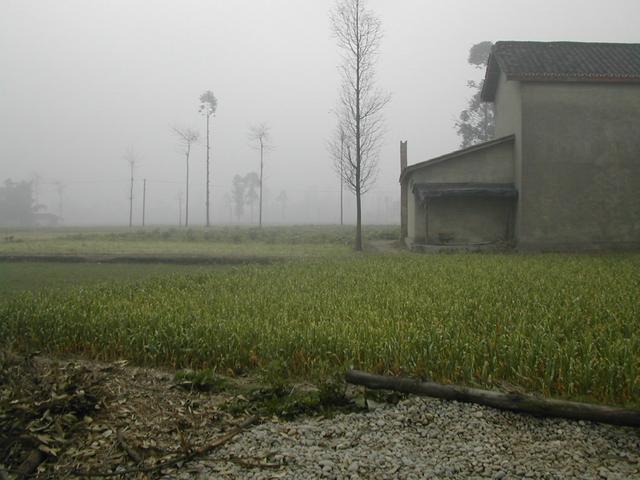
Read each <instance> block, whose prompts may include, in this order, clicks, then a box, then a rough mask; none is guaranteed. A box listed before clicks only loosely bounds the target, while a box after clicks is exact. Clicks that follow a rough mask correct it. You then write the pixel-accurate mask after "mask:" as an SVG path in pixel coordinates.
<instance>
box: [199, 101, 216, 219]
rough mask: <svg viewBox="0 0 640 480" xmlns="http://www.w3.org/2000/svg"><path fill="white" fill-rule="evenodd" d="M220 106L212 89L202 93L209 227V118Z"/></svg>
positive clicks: (201, 111)
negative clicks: (205, 120)
mask: <svg viewBox="0 0 640 480" xmlns="http://www.w3.org/2000/svg"><path fill="white" fill-rule="evenodd" d="M217 108H218V100H217V99H216V97H215V96H214V95H213V92H212V91H211V90H207V91H206V92H204V93H203V94H202V95H200V113H201V114H202V115H204V116H205V118H206V119H207V127H206V128H207V201H206V205H207V227H208V226H209V225H211V216H210V208H209V206H210V205H209V200H210V193H209V158H210V150H211V147H210V143H209V120H210V118H211V116H212V115H213V116H215V113H216V109H217Z"/></svg>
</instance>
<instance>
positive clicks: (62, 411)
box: [0, 351, 104, 478]
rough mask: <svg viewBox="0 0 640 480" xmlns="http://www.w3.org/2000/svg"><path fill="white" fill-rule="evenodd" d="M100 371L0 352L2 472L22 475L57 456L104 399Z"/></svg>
mask: <svg viewBox="0 0 640 480" xmlns="http://www.w3.org/2000/svg"><path fill="white" fill-rule="evenodd" d="M103 377H104V376H103V375H100V374H99V372H96V371H91V370H89V369H87V368H82V367H81V366H79V365H76V364H71V363H69V364H66V365H60V364H57V363H49V364H44V363H41V362H35V361H34V356H26V357H25V356H18V355H15V354H12V353H11V352H7V351H1V352H0V470H1V473H0V475H3V476H4V477H5V478H10V477H9V474H10V473H11V474H12V475H15V476H16V477H18V478H24V477H26V476H29V475H31V474H33V473H34V472H35V471H37V470H38V468H39V466H40V465H41V464H42V463H43V462H44V461H45V460H47V459H55V458H57V457H58V455H59V453H60V452H61V450H63V449H64V448H65V447H66V445H68V444H69V442H70V439H71V438H72V437H73V436H74V435H76V433H77V432H78V431H79V430H82V429H84V427H85V425H86V423H87V422H88V421H90V419H91V418H92V416H93V415H95V412H96V411H97V410H99V409H100V406H101V402H102V400H103V398H104V392H103V391H102V389H101V383H102V380H103Z"/></svg>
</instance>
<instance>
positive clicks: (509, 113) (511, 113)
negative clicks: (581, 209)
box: [495, 73, 522, 237]
mask: <svg viewBox="0 0 640 480" xmlns="http://www.w3.org/2000/svg"><path fill="white" fill-rule="evenodd" d="M521 95H522V93H521V91H520V82H518V81H516V80H507V77H506V75H505V74H504V73H501V74H500V79H499V80H498V87H497V90H496V98H495V108H496V137H502V136H506V135H515V141H514V144H513V169H514V185H515V187H516V189H517V190H518V192H522V183H521V181H520V179H521V178H522V97H521ZM516 209H517V210H519V209H520V204H519V203H518V205H517V206H516ZM519 220H520V213H519V212H518V213H516V215H515V232H516V237H517V236H518V235H519V233H518V232H519V230H520V221H519Z"/></svg>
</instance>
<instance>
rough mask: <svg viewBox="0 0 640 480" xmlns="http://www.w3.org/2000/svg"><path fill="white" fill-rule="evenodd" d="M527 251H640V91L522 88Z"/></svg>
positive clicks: (522, 235)
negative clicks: (635, 247)
mask: <svg viewBox="0 0 640 480" xmlns="http://www.w3.org/2000/svg"><path fill="white" fill-rule="evenodd" d="M521 92H522V158H523V163H522V172H521V186H520V188H519V191H520V201H519V207H520V208H519V212H518V215H519V221H520V223H519V228H518V232H517V235H518V240H519V245H520V246H522V247H527V246H531V247H544V246H549V247H552V248H582V247H584V248H593V247H599V246H601V247H611V246H633V245H640V85H630V84H613V83H608V84H607V83H603V84H593V83H592V84H589V83H583V84H578V83H522V84H521Z"/></svg>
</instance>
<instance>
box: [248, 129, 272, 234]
mask: <svg viewBox="0 0 640 480" xmlns="http://www.w3.org/2000/svg"><path fill="white" fill-rule="evenodd" d="M270 130H271V129H270V127H269V126H268V125H267V124H266V123H260V124H258V125H254V126H252V127H251V128H249V141H250V142H251V143H253V144H254V145H255V146H256V148H258V149H259V150H260V183H259V186H260V209H259V212H260V214H259V220H258V225H259V226H260V227H262V173H263V167H264V154H265V152H268V151H271V150H272V149H273V146H272V145H271V133H270Z"/></svg>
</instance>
